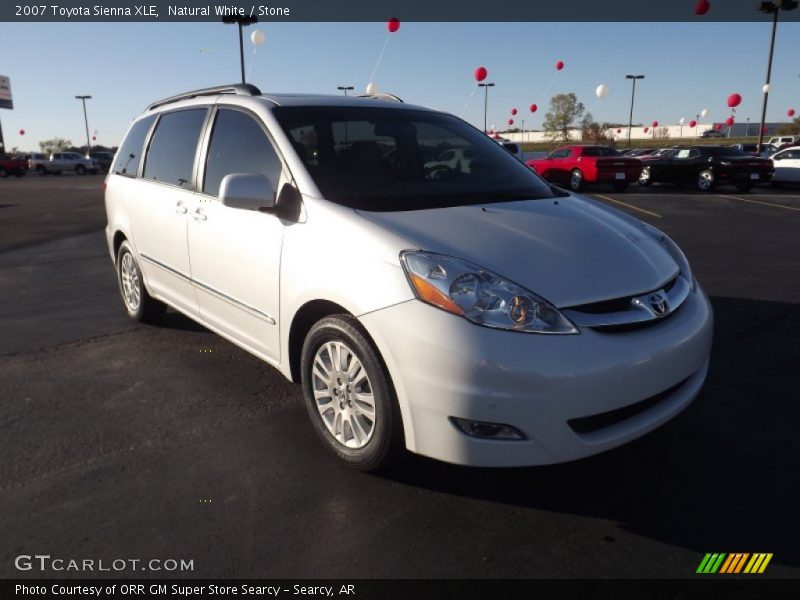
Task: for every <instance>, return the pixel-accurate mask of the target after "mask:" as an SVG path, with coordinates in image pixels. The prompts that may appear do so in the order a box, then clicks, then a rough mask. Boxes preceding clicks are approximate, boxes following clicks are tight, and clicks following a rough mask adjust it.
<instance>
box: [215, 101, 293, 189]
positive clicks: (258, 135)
mask: <svg viewBox="0 0 800 600" xmlns="http://www.w3.org/2000/svg"><path fill="white" fill-rule="evenodd" d="M282 169H283V165H282V163H281V161H280V158H278V154H277V153H276V152H275V149H274V148H273V147H272V144H271V143H270V141H269V139H268V138H267V135H266V134H265V133H264V130H263V129H262V128H261V126H260V125H259V124H258V123H257V122H256V121H255V120H254V119H253V118H252V117H250V116H248V115H246V114H245V113H243V112H241V111H238V110H226V109H222V110H220V111H219V112H218V113H217V118H216V120H215V121H214V129H213V130H212V132H211V143H210V144H209V146H208V158H206V172H205V182H204V184H203V193H205V194H208V195H210V196H217V195H219V187H220V184H221V183H222V178H223V177H225V176H226V175H229V174H231V173H250V174H258V175H265V176H266V177H267V178H269V180H270V183H272V186H273V188H275V187H277V185H278V180H279V179H280V176H281V170H282Z"/></svg>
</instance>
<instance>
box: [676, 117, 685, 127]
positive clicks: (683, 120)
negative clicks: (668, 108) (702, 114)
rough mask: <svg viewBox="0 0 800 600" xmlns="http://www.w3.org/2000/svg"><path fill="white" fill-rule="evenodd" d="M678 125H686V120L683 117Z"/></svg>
mask: <svg viewBox="0 0 800 600" xmlns="http://www.w3.org/2000/svg"><path fill="white" fill-rule="evenodd" d="M678 123H679V124H680V125H683V124H684V123H686V119H684V118H683V117H681V119H680V121H678Z"/></svg>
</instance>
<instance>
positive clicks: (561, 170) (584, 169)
mask: <svg viewBox="0 0 800 600" xmlns="http://www.w3.org/2000/svg"><path fill="white" fill-rule="evenodd" d="M525 164H527V165H528V166H529V167H530V168H531V169H533V170H534V171H536V172H537V173H538V174H539V175H541V176H542V177H544V178H545V179H546V180H547V181H550V182H552V183H566V184H568V185H569V187H570V189H571V190H572V191H575V192H578V191H580V190H581V189H582V188H583V186H584V184H586V183H610V184H612V185H613V186H614V189H615V190H617V191H618V192H619V191H623V190H625V189H626V188H627V187H628V184H630V183H631V182H632V181H636V180H638V179H639V174H640V173H641V172H642V163H641V161H640V160H639V159H638V158H629V157H627V156H623V155H622V154H621V153H620V152H618V151H617V150H615V149H614V148H609V147H607V146H562V147H561V148H558V149H556V150H554V151H553V152H551V153H550V155H549V156H547V157H545V158H540V159H532V160H528V161H526V162H525Z"/></svg>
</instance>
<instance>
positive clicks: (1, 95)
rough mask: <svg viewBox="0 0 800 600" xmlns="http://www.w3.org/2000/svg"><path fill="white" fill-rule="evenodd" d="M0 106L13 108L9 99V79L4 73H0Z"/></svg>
mask: <svg viewBox="0 0 800 600" xmlns="http://www.w3.org/2000/svg"><path fill="white" fill-rule="evenodd" d="M0 108H14V102H13V101H12V100H11V80H10V79H9V78H8V77H6V76H5V75H0Z"/></svg>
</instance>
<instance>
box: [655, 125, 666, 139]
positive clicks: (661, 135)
mask: <svg viewBox="0 0 800 600" xmlns="http://www.w3.org/2000/svg"><path fill="white" fill-rule="evenodd" d="M653 138H654V139H656V140H668V139H669V127H657V128H656V129H654V130H653Z"/></svg>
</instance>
